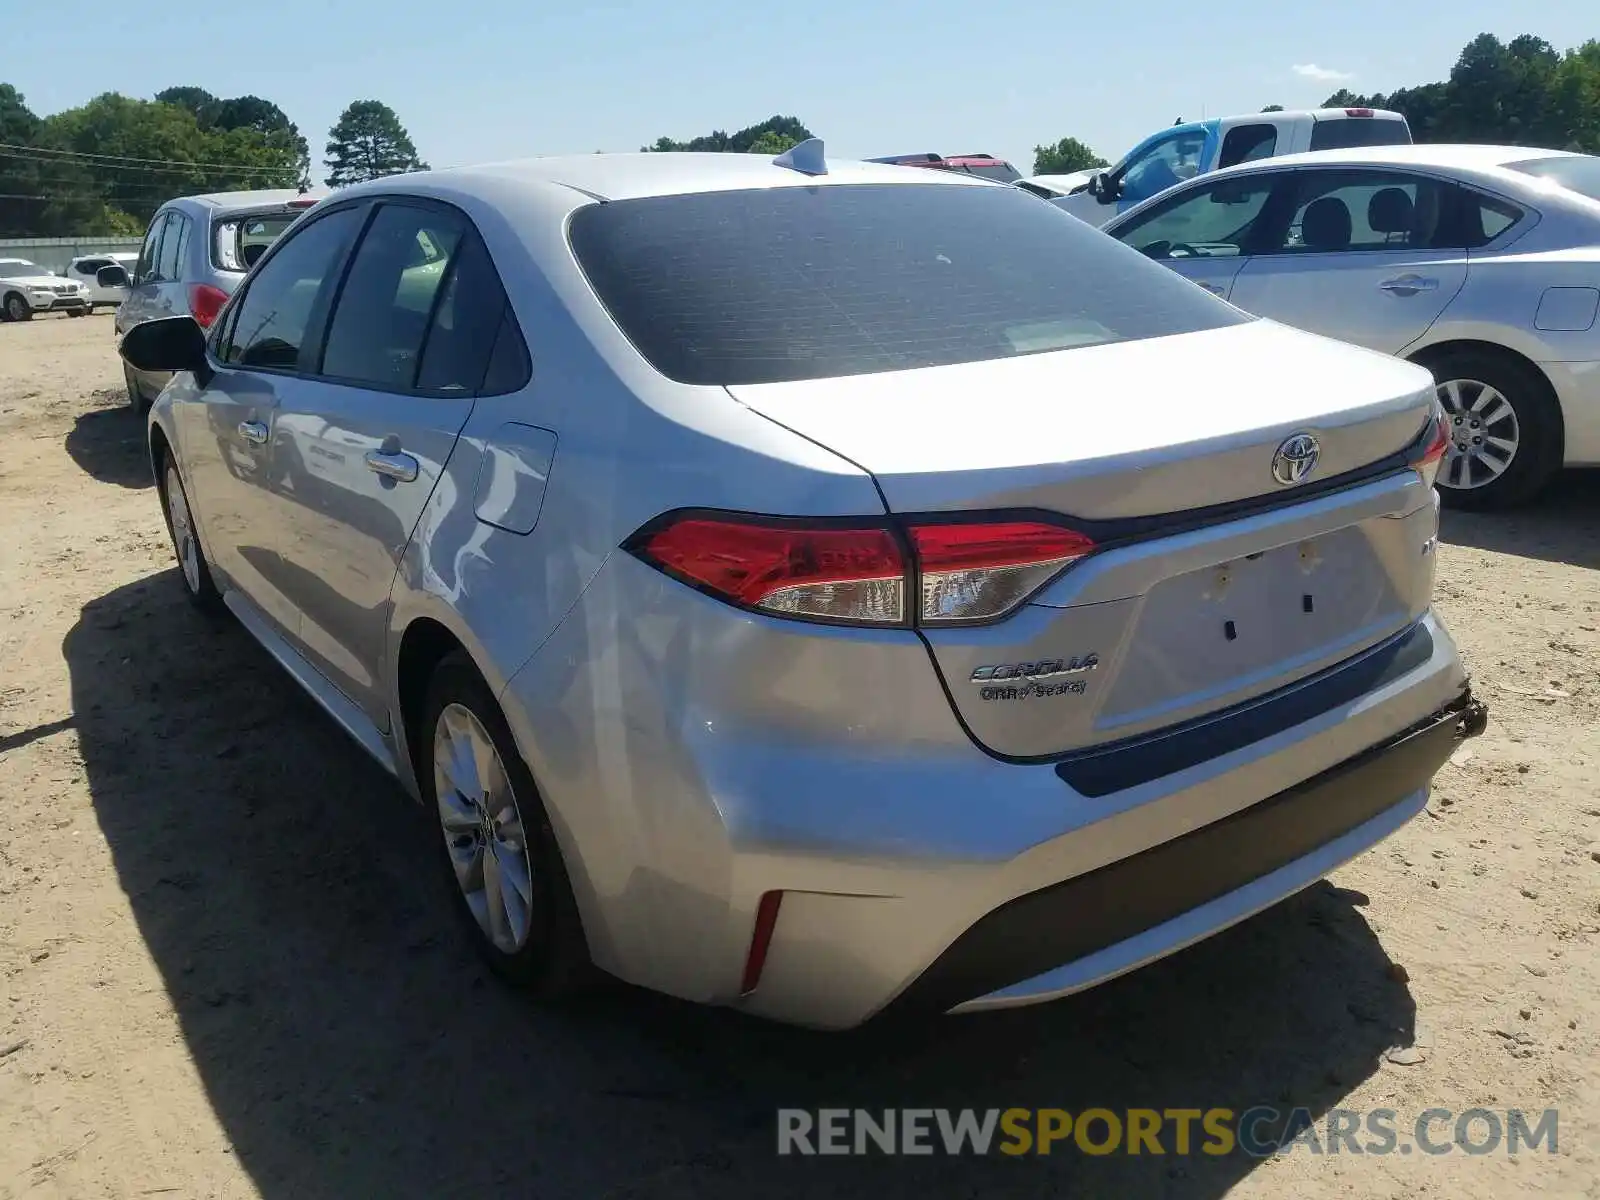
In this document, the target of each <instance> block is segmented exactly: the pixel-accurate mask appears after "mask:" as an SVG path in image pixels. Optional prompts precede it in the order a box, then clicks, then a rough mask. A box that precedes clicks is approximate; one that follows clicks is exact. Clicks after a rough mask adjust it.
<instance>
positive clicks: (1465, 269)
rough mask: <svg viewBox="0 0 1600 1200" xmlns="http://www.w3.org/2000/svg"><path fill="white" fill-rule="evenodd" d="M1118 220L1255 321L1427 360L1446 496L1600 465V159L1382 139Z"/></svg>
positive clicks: (1183, 192)
mask: <svg viewBox="0 0 1600 1200" xmlns="http://www.w3.org/2000/svg"><path fill="white" fill-rule="evenodd" d="M1105 232H1106V233H1108V234H1110V235H1111V236H1112V237H1114V238H1116V239H1117V240H1119V241H1121V242H1125V243H1126V244H1128V245H1129V246H1132V247H1133V248H1134V249H1135V250H1139V251H1142V252H1143V253H1144V254H1145V255H1146V256H1148V257H1150V258H1153V259H1156V260H1157V261H1158V262H1161V263H1163V264H1164V265H1166V266H1168V267H1170V268H1171V269H1173V270H1174V271H1177V272H1178V273H1179V274H1181V275H1185V276H1187V277H1188V278H1190V279H1192V280H1194V281H1195V282H1196V283H1198V284H1199V285H1200V286H1201V287H1203V288H1205V289H1206V290H1207V291H1208V292H1211V293H1212V294H1213V295H1217V296H1221V297H1223V298H1225V299H1227V300H1228V301H1229V302H1231V303H1232V304H1234V305H1236V306H1238V307H1239V308H1242V309H1244V310H1246V311H1248V312H1251V313H1255V314H1256V315H1258V316H1263V317H1270V318H1273V319H1274V320H1278V321H1282V322H1283V323H1284V324H1287V325H1297V326H1299V327H1300V328H1302V329H1309V330H1311V331H1312V332H1314V333H1321V334H1325V335H1327V336H1329V337H1333V338H1337V339H1339V340H1340V341H1345V342H1353V343H1355V344H1356V345H1358V346H1366V347H1368V348H1369V349H1373V350H1381V351H1383V352H1384V353H1386V354H1394V355H1398V356H1399V357H1402V358H1407V359H1410V360H1411V361H1412V362H1415V363H1419V364H1420V365H1422V366H1425V367H1428V368H1429V369H1430V370H1432V372H1433V375H1434V379H1435V381H1436V383H1437V388H1438V396H1439V400H1440V402H1441V403H1442V405H1443V406H1444V409H1445V412H1446V414H1447V416H1448V417H1449V420H1450V428H1451V441H1450V446H1449V449H1448V451H1447V453H1446V458H1445V461H1444V465H1443V467H1442V468H1441V469H1440V471H1439V479H1438V487H1439V490H1440V493H1441V494H1442V496H1443V499H1444V501H1445V503H1447V504H1451V505H1454V506H1456V507H1460V508H1497V507H1503V506H1506V505H1511V504H1515V503H1518V502H1520V501H1523V500H1526V499H1528V498H1530V497H1531V496H1533V495H1534V494H1535V493H1536V492H1537V491H1538V490H1539V489H1540V488H1541V487H1542V486H1543V485H1544V483H1545V482H1546V481H1548V480H1549V478H1550V477H1551V476H1552V475H1553V474H1554V473H1555V472H1556V471H1557V470H1559V469H1560V468H1561V467H1562V466H1569V467H1572V466H1595V465H1600V324H1597V321H1596V318H1597V315H1600V158H1595V157H1593V156H1590V155H1585V154H1569V153H1565V152H1562V151H1558V150H1534V149H1529V148H1528V147H1525V146H1447V145H1420V146H1411V145H1406V146H1368V147H1363V148H1359V149H1349V150H1333V151H1326V152H1323V153H1319V154H1298V155H1289V156H1285V157H1282V158H1274V159H1270V160H1268V161H1264V162H1260V163H1252V164H1249V165H1246V166H1239V167H1234V168H1230V169H1227V170H1223V171H1218V172H1216V173H1214V174H1210V175H1206V176H1203V177H1201V178H1199V179H1195V180H1192V181H1190V182H1189V183H1186V184H1183V185H1181V186H1179V187H1176V188H1173V189H1172V190H1170V191H1168V192H1165V193H1163V194H1162V195H1160V196H1158V197H1156V198H1155V199H1153V200H1150V201H1148V202H1147V203H1145V204H1143V205H1141V206H1140V207H1138V208H1136V209H1133V210H1131V211H1129V212H1128V213H1126V214H1124V215H1123V216H1121V217H1119V218H1118V219H1116V220H1114V221H1112V222H1110V223H1109V224H1107V225H1106V226H1105Z"/></svg>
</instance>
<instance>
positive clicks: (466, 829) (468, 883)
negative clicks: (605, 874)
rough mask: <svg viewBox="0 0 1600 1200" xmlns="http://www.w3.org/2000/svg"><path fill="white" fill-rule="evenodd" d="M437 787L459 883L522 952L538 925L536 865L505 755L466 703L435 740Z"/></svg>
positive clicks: (490, 927)
mask: <svg viewBox="0 0 1600 1200" xmlns="http://www.w3.org/2000/svg"><path fill="white" fill-rule="evenodd" d="M433 786H434V795H435V796H436V797H437V798H438V806H439V824H440V827H441V829H442V830H443V833H444V841H445V848H446V850H447V851H448V852H449V855H450V864H451V866H452V867H454V868H455V877H456V884H457V886H458V887H460V889H461V894H462V896H463V897H464V898H465V900H466V902H467V907H468V908H469V909H471V910H472V915H473V917H474V918H476V919H477V922H478V928H479V929H481V930H482V931H483V934H484V936H485V937H487V938H488V939H489V941H490V942H491V943H493V945H494V947H495V948H496V949H497V950H500V951H501V952H502V953H505V954H515V953H516V952H517V951H518V950H520V949H521V948H522V947H523V945H524V944H525V943H526V942H527V940H528V933H529V930H530V929H531V928H532V927H533V864H532V860H531V857H530V855H529V852H528V842H527V837H526V835H525V832H524V828H523V823H522V813H521V810H520V809H518V807H517V798H516V796H515V795H513V794H512V790H511V782H510V777H509V776H508V775H507V773H506V768H505V763H504V762H502V761H501V759H500V752H499V751H498V750H496V749H495V745H494V741H493V740H492V739H491V738H490V737H489V734H488V732H487V731H486V730H485V729H484V727H483V724H482V722H481V721H479V720H478V718H477V717H476V716H475V715H474V714H473V712H472V710H471V709H469V708H467V707H465V706H464V705H461V704H450V705H446V706H445V708H444V709H443V711H441V712H440V713H439V720H438V723H437V725H436V726H435V728H434V734H433Z"/></svg>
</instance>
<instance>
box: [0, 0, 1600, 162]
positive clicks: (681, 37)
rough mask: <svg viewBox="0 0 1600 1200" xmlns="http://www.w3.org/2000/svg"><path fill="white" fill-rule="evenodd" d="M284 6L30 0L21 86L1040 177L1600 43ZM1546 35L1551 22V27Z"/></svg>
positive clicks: (1485, 21)
mask: <svg viewBox="0 0 1600 1200" xmlns="http://www.w3.org/2000/svg"><path fill="white" fill-rule="evenodd" d="M1083 7H1084V6H1080V5H1069V4H1066V3H1046V2H1044V0H919V2H917V3H910V2H908V0H877V2H876V3H872V4H856V3H852V2H851V0H813V2H812V3H811V4H786V5H781V6H774V7H773V8H771V9H769V10H766V11H763V10H762V9H761V8H760V7H758V6H754V5H750V4H736V3H732V2H731V0H677V2H676V3H672V4H654V5H642V4H629V3H625V2H619V0H578V3H571V4H539V3H536V2H534V3H530V2H529V0H456V2H455V3H453V4H452V3H448V2H447V3H439V2H437V0H435V2H434V3H429V4H418V3H413V2H411V0H272V2H271V3H269V4H265V5H258V6H255V7H254V8H253V10H251V11H252V15H251V16H250V17H249V18H248V19H245V20H238V19H237V17H236V15H235V14H236V13H238V12H240V11H242V10H239V9H236V8H233V7H232V6H227V5H213V6H202V5H195V4H163V5H131V4H128V3H126V2H125V0H119V2H117V3H110V2H107V0H67V2H60V0H43V2H36V0H10V2H9V3H7V4H6V5H5V8H6V9H7V12H6V14H5V16H4V18H3V24H0V27H3V29H4V37H3V38H0V82H7V83H12V84H14V85H16V86H17V88H18V89H19V90H21V91H22V92H23V93H24V95H25V96H26V97H27V100H28V103H29V105H30V107H32V108H33V110H34V111H35V112H39V113H50V112H55V111H57V110H59V109H62V108H68V107H71V106H73V105H77V104H81V103H82V102H84V101H85V100H87V99H89V98H90V97H91V96H93V95H95V94H97V93H99V92H102V91H108V90H115V91H120V92H124V93H126V94H128V95H134V96H145V97H148V96H150V95H152V94H153V93H154V92H156V91H158V90H160V89H161V88H163V87H167V86H170V85H173V84H196V85H199V86H201V87H204V88H206V89H208V90H210V91H212V92H215V93H217V94H219V95H223V96H234V95H243V94H249V93H254V94H256V95H259V96H264V97H266V98H268V99H270V100H273V101H274V102H276V103H277V104H278V105H280V106H281V107H282V108H283V109H284V110H285V111H286V112H287V113H288V114H289V116H290V118H291V119H292V120H294V121H295V122H297V123H298V124H299V126H300V129H301V132H303V133H304V134H305V135H306V136H307V138H308V139H309V141H310V143H311V147H312V158H313V163H314V164H315V166H314V174H316V175H317V177H318V179H319V180H320V178H321V165H320V164H321V158H322V148H323V145H324V143H325V142H326V140H327V130H328V128H329V126H331V125H332V124H333V122H334V120H335V119H336V118H337V117H338V114H339V111H340V110H341V109H342V108H343V107H344V105H345V104H347V103H348V102H349V101H351V100H354V99H367V98H372V99H378V100H383V101H384V102H386V103H388V104H389V105H391V106H392V107H393V108H394V109H395V110H396V111H397V112H398V113H399V115H400V119H401V120H402V121H403V122H404V123H405V125H406V127H407V128H408V129H409V130H410V131H411V134H412V137H413V139H414V140H415V141H416V144H417V148H418V150H419V151H420V153H421V154H422V156H423V157H424V158H425V159H427V160H429V161H430V162H431V163H432V164H433V165H434V166H436V167H444V166H458V165H461V164H465V163H471V162H483V161H488V160H493V159H501V158H516V157H523V156H527V155H533V154H556V153H569V152H578V153H588V152H591V151H594V150H636V149H638V147H639V146H640V145H643V144H645V143H647V142H651V141H654V140H655V139H656V138H657V137H658V136H660V135H662V134H667V135H669V136H672V137H676V138H687V137H692V136H694V135H697V134H701V133H705V132H708V131H710V130H711V129H714V128H722V129H727V130H730V131H731V130H734V129H738V128H741V127H743V126H746V125H750V124H753V123H755V122H757V121H760V120H763V119H765V118H766V117H768V116H771V115H772V114H774V113H783V114H792V115H794V116H798V117H799V118H800V119H801V120H802V121H804V122H805V123H806V124H807V125H808V126H809V127H810V128H811V129H812V130H813V131H814V132H815V133H817V134H819V135H820V136H822V137H823V138H824V139H825V140H826V142H827V145H828V149H829V153H830V154H834V155H840V156H860V157H866V156H869V155H876V154H893V153H902V152H911V151H924V150H936V151H939V152H941V153H947V154H954V153H961V152H987V153H992V154H998V155H1001V156H1003V157H1007V158H1010V159H1012V161H1014V162H1016V164H1017V165H1018V166H1019V167H1020V168H1022V169H1023V170H1024V171H1025V172H1026V171H1028V170H1030V169H1031V165H1032V148H1033V146H1034V145H1035V144H1037V143H1040V142H1046V141H1054V140H1056V139H1057V138H1060V137H1063V136H1065V135H1069V134H1070V135H1072V136H1075V137H1080V138H1082V139H1083V140H1085V141H1087V142H1088V143H1089V144H1090V145H1091V146H1093V147H1094V148H1095V149H1096V150H1097V151H1098V152H1099V153H1101V154H1103V155H1104V156H1106V157H1107V158H1110V159H1115V158H1117V157H1118V156H1119V155H1120V154H1122V153H1123V152H1124V151H1126V150H1127V149H1129V148H1130V147H1131V146H1132V145H1133V144H1134V143H1135V142H1136V141H1137V140H1138V139H1139V138H1140V137H1142V136H1143V135H1145V134H1147V133H1149V132H1152V131H1153V130H1154V129H1156V128H1159V127H1161V126H1163V125H1167V124H1170V123H1171V122H1172V121H1174V120H1176V119H1177V118H1179V117H1183V118H1185V119H1193V118H1197V117H1200V116H1201V115H1203V114H1204V115H1210V116H1218V115H1223V114H1227V113H1232V112H1252V111H1255V110H1256V109H1259V108H1260V107H1261V106H1262V105H1265V104H1271V103H1276V104H1282V105H1285V106H1286V107H1289V108H1295V107H1309V106H1314V105H1316V104H1317V103H1319V102H1320V101H1322V100H1323V99H1324V98H1325V97H1326V96H1327V95H1328V94H1329V93H1331V92H1332V91H1333V90H1335V89H1336V88H1338V87H1340V86H1345V85H1348V86H1350V87H1352V88H1354V89H1356V90H1358V91H1371V90H1382V91H1389V90H1392V89H1393V88H1395V87H1398V86H1402V85H1405V84H1414V83H1423V82H1428V81H1431V80H1434V79H1439V78H1442V77H1444V76H1445V75H1446V74H1447V73H1448V71H1449V69H1450V66H1451V64H1452V63H1454V61H1455V57H1456V55H1457V54H1458V53H1459V51H1460V49H1461V47H1462V46H1463V45H1464V44H1465V43H1466V42H1467V41H1468V40H1470V39H1471V38H1472V37H1474V36H1475V35H1476V34H1478V33H1480V32H1491V33H1495V34H1497V35H1499V36H1500V37H1502V38H1505V39H1508V40H1509V39H1510V38H1511V37H1514V36H1516V35H1517V34H1519V33H1523V32H1529V33H1534V34H1537V35H1539V36H1541V37H1544V38H1546V39H1547V40H1549V41H1551V42H1552V43H1554V44H1555V45H1556V46H1557V47H1561V48H1565V47H1567V46H1571V45H1575V44H1578V43H1579V42H1581V41H1583V40H1584V39H1585V38H1587V37H1593V36H1600V26H1597V24H1596V22H1595V20H1594V11H1595V10H1594V7H1593V0H1541V3H1539V4H1538V5H1535V6H1532V8H1531V9H1530V15H1529V16H1527V17H1526V18H1520V17H1515V16H1512V15H1508V14H1511V13H1512V12H1513V10H1514V8H1515V6H1512V5H1507V4H1504V3H1491V2H1490V0H1456V2H1455V3H1452V4H1450V5H1439V6H1434V5H1423V4H1407V3H1403V2H1401V0H1339V2H1338V3H1335V4H1320V5H1303V4H1292V3H1289V2H1287V0H1273V2H1270V3H1269V2H1268V0H1231V2H1218V3H1212V4H1196V3H1192V2H1187V3H1185V2H1179V0H1144V3H1142V4H1140V5H1133V4H1127V5H1113V4H1105V5H1092V6H1087V7H1088V8H1089V9H1090V10H1091V11H1090V12H1084V11H1083ZM1535 13H1536V15H1534V14H1535Z"/></svg>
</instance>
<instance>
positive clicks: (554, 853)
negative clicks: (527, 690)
mask: <svg viewBox="0 0 1600 1200" xmlns="http://www.w3.org/2000/svg"><path fill="white" fill-rule="evenodd" d="M417 741H418V743H419V745H418V751H419V752H418V754H417V767H418V770H417V776H418V779H417V782H418V784H419V785H420V789H421V792H422V799H423V802H424V804H425V805H426V807H427V809H428V810H429V812H431V813H433V814H435V820H436V821H437V822H438V828H439V831H440V832H439V835H438V836H439V837H440V842H439V848H440V851H441V853H440V862H441V863H442V865H443V868H444V873H445V876H446V879H447V886H448V887H449V890H450V892H451V894H452V896H453V897H454V907H455V910H456V914H457V916H458V918H459V919H460V920H461V922H462V924H463V925H464V926H465V928H466V929H467V935H468V937H469V938H470V939H471V941H472V943H473V945H474V947H476V949H477V951H478V953H479V955H481V956H482V958H483V959H484V961H485V962H486V963H487V964H488V965H489V967H490V969H492V970H493V971H494V972H495V973H496V974H498V975H500V976H501V977H502V978H504V979H506V980H509V981H510V982H511V983H514V984H516V985H517V986H518V987H520V988H523V989H525V990H527V991H529V992H531V993H533V994H534V995H535V996H538V997H539V998H541V999H544V1000H560V999H564V998H566V997H569V996H572V995H575V994H577V993H579V992H582V991H584V990H586V988H587V987H588V986H590V985H591V984H592V983H593V982H594V980H595V977H596V971H595V969H594V966H593V964H592V962H591V960H590V957H589V945H588V941H587V940H586V939H585V937H584V933H583V924H582V921H581V920H580V919H579V916H578V906H577V902H576V901H575V900H574V899H573V896H572V884H571V883H570V881H569V880H568V877H567V869H566V864H565V863H564V862H563V860H562V857H561V848H560V846H559V845H558V843H557V842H556V836H555V831H554V830H553V829H552V828H551V826H550V818H549V816H548V814H547V813H546V812H545V808H544V804H543V803H542V802H541V800H540V798H539V793H538V789H537V788H536V787H535V786H534V782H533V776H532V774H531V773H530V772H529V770H528V768H527V764H525V763H524V762H523V761H522V756H521V755H520V754H519V753H518V752H517V746H516V742H515V741H514V740H513V738H512V736H511V730H510V728H509V727H508V726H507V724H506V720H505V717H504V715H503V714H502V713H501V711H500V706H499V705H498V704H497V703H496V702H495V698H494V694H493V693H492V692H491V691H490V690H489V688H488V686H487V685H486V684H485V683H484V682H483V678H482V677H481V676H480V675H479V674H478V672H477V669H476V668H475V667H474V666H473V665H472V662H471V660H470V659H468V658H467V656H466V655H465V654H463V653H461V652H460V651H457V652H454V653H452V654H449V655H446V656H445V658H444V659H443V660H441V661H440V663H439V665H438V666H437V667H436V668H434V672H433V678H432V680H431V681H430V682H429V685H428V699H427V704H426V706H425V708H424V710H423V719H422V724H421V726H420V727H419V728H418V729H417Z"/></svg>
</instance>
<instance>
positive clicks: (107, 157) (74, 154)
mask: <svg viewBox="0 0 1600 1200" xmlns="http://www.w3.org/2000/svg"><path fill="white" fill-rule="evenodd" d="M0 150H25V151H28V152H29V153H32V154H44V155H57V156H60V157H61V158H62V160H63V161H69V162H70V161H74V160H78V159H93V160H98V161H103V162H107V163H110V164H112V165H115V164H117V163H145V164H153V165H155V166H164V167H185V168H209V169H212V170H217V171H256V170H271V169H273V168H266V167H259V166H255V165H253V164H249V163H207V162H184V161H182V160H181V159H176V158H134V157H132V156H131V155H126V154H90V153H88V152H87V151H84V150H57V149H55V148H54V147H51V146H28V145H23V144H20V143H17V142H0ZM84 165H85V166H87V165H90V164H88V163H85V164H84Z"/></svg>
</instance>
